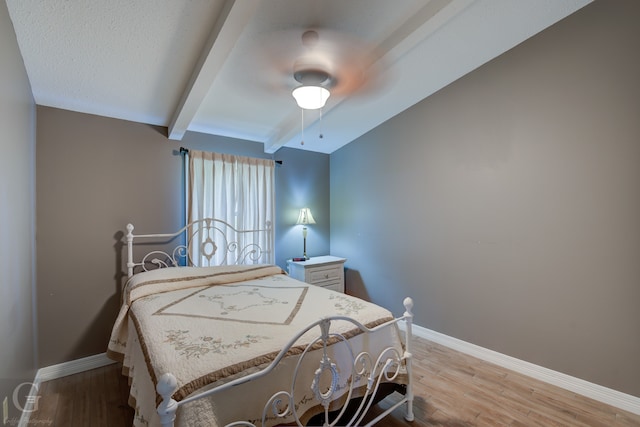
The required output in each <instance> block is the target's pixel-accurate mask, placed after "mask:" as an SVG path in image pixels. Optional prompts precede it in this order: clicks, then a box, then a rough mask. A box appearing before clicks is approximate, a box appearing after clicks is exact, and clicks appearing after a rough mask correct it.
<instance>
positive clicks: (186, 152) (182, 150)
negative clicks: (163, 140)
mask: <svg viewBox="0 0 640 427" xmlns="http://www.w3.org/2000/svg"><path fill="white" fill-rule="evenodd" d="M180 154H189V149H188V148H184V147H180ZM274 162H276V163H277V164H279V165H281V164H282V160H274Z"/></svg>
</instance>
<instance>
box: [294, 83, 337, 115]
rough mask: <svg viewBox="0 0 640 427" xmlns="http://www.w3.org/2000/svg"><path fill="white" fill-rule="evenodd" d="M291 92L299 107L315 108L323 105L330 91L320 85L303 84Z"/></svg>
mask: <svg viewBox="0 0 640 427" xmlns="http://www.w3.org/2000/svg"><path fill="white" fill-rule="evenodd" d="M291 94H292V95H293V97H294V98H295V100H296V102H297V103H298V106H299V107H300V108H304V109H305V110H317V109H319V108H322V107H324V105H325V103H326V102H327V99H329V95H330V94H331V93H330V92H329V90H328V89H327V88H324V87H322V86H314V85H305V86H298V87H297V88H295V89H294V90H293V92H291Z"/></svg>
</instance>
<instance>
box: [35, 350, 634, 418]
mask: <svg viewBox="0 0 640 427" xmlns="http://www.w3.org/2000/svg"><path fill="white" fill-rule="evenodd" d="M413 366H414V379H415V385H414V392H415V402H414V413H415V420H414V421H413V422H411V423H409V422H407V421H405V420H404V410H403V408H399V409H396V410H395V411H394V412H393V413H392V414H391V415H389V416H388V417H387V418H385V419H384V420H383V421H381V422H380V423H379V424H378V425H381V426H390V427H408V426H413V427H418V426H438V427H471V426H589V427H593V426H602V427H605V426H606V427H611V426H636V427H638V426H640V415H635V414H632V413H629V412H626V411H623V410H620V409H617V408H614V407H611V406H608V405H605V404H603V403H600V402H597V401H594V400H592V399H589V398H586V397H583V396H581V395H576V394H575V393H572V392H570V391H566V390H564V389H560V388H558V387H554V386H552V385H549V384H546V383H543V382H540V381H537V380H534V379H532V378H529V377H527V376H524V375H521V374H518V373H516V372H513V371H509V370H506V369H503V368H500V367H498V366H496V365H493V364H490V363H488V362H484V361H482V360H479V359H476V358H474V357H471V356H468V355H466V354H463V353H459V352H457V351H454V350H451V349H449V348H447V347H444V346H441V345H438V344H435V343H433V342H430V341H427V340H424V339H421V338H416V339H415V344H414V365H413ZM40 396H41V398H40V400H39V402H38V403H39V406H38V411H37V412H34V413H32V417H31V423H30V425H35V424H34V423H38V424H39V425H44V426H61V427H62V426H64V427H76V426H77V427H85V426H92V427H102V426H104V427H107V426H108V427H120V426H122V427H124V426H131V423H132V419H133V410H132V409H131V408H129V406H128V405H127V399H128V385H127V379H126V378H125V377H124V376H122V375H121V374H120V366H119V365H117V364H114V365H110V366H106V367H103V368H99V369H94V370H91V371H87V372H83V373H80V374H76V375H71V376H68V377H64V378H60V379H57V380H52V381H48V382H45V383H43V384H41V386H40ZM398 399H399V395H397V394H393V395H391V396H389V397H387V398H386V399H384V400H383V401H382V402H380V403H379V405H378V407H377V408H375V411H373V412H374V413H375V412H376V411H378V412H379V411H380V410H381V408H386V407H389V406H390V405H392V404H393V403H394V401H397V400H398Z"/></svg>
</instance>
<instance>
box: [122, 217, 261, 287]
mask: <svg viewBox="0 0 640 427" xmlns="http://www.w3.org/2000/svg"><path fill="white" fill-rule="evenodd" d="M133 229H134V227H133V224H127V235H126V237H127V277H131V276H133V274H134V270H135V268H136V267H140V271H148V270H154V269H157V268H165V267H178V266H181V265H198V266H201V267H204V266H213V265H229V264H273V263H274V248H273V242H274V239H273V227H272V225H271V222H270V221H268V222H267V223H266V224H265V227H264V228H262V229H256V230H238V229H236V228H234V227H233V226H232V225H231V224H229V223H228V222H226V221H223V220H220V219H215V218H204V219H201V220H198V221H194V222H192V223H189V224H187V225H185V226H184V227H182V228H181V229H179V230H178V231H175V232H173V233H163V234H133ZM181 234H184V236H185V243H184V244H177V245H176V246H175V247H173V248H172V249H170V250H168V251H167V250H164V249H163V250H152V251H150V252H148V253H146V255H144V256H142V257H141V258H140V260H139V261H135V260H134V250H133V248H134V245H136V244H145V245H149V244H153V243H156V244H165V247H166V244H167V243H169V244H171V242H172V241H173V240H174V239H176V238H178V237H179V236H180V235H181Z"/></svg>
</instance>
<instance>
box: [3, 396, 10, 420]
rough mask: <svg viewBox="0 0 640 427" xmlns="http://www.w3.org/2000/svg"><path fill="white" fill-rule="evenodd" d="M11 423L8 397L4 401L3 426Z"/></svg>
mask: <svg viewBox="0 0 640 427" xmlns="http://www.w3.org/2000/svg"><path fill="white" fill-rule="evenodd" d="M7 422H9V399H8V397H7V396H5V397H4V400H3V401H2V425H5V426H6V425H7Z"/></svg>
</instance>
